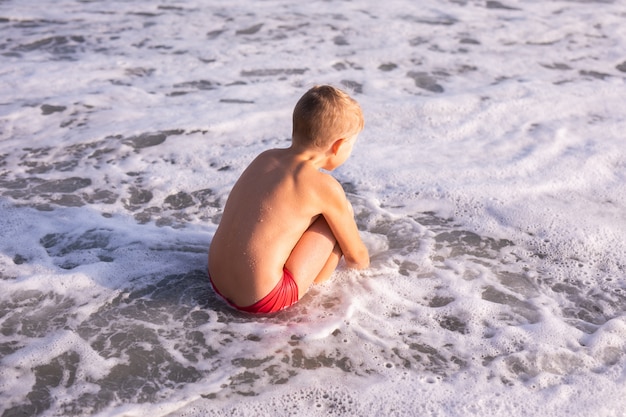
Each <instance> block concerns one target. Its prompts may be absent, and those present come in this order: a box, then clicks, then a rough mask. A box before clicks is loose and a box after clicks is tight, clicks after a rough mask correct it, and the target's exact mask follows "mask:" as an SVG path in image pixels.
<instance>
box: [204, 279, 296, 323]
mask: <svg viewBox="0 0 626 417" xmlns="http://www.w3.org/2000/svg"><path fill="white" fill-rule="evenodd" d="M209 280H210V281H211V285H212V286H213V290H214V291H215V292H216V293H217V295H219V296H220V297H222V298H223V299H224V300H226V302H227V303H228V304H230V305H231V306H232V307H234V308H236V309H237V310H241V311H245V312H247V313H256V314H260V313H265V314H267V313H275V312H277V311H280V310H282V309H284V308H287V307H289V306H290V305H292V304H294V303H295V302H296V301H298V284H297V283H296V281H295V280H294V279H293V275H291V272H289V271H288V270H287V268H283V277H282V278H281V280H280V281H278V284H276V286H275V287H274V289H273V290H272V291H270V293H269V294H267V295H266V296H265V297H263V298H262V299H261V300H259V301H257V302H256V303H254V304H252V305H251V306H247V307H241V306H238V305H236V304H234V303H232V302H231V301H230V300H229V299H228V298H226V297H224V296H223V295H222V294H221V293H220V292H219V291H218V290H217V288H215V284H213V280H212V279H211V275H210V274H209Z"/></svg>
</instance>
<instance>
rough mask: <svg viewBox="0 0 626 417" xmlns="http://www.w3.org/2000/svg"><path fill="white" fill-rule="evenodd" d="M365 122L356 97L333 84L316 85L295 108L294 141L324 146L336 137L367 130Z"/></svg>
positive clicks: (301, 143)
mask: <svg viewBox="0 0 626 417" xmlns="http://www.w3.org/2000/svg"><path fill="white" fill-rule="evenodd" d="M363 124H364V120H363V112H362V111H361V107H360V106H359V103H357V102H356V100H354V99H353V98H352V97H350V96H349V95H348V94H346V93H345V92H343V91H341V90H340V89H338V88H335V87H332V86H330V85H321V86H315V87H313V88H311V89H310V90H309V91H307V92H306V93H305V94H304V95H303V96H302V97H301V98H300V100H298V103H297V104H296V107H295V108H294V110H293V132H292V140H293V141H294V142H295V143H297V144H299V145H304V146H314V147H317V148H323V147H325V146H328V145H329V144H330V143H331V142H332V141H333V140H335V139H345V138H347V137H350V136H352V135H356V134H357V133H359V132H360V131H361V130H363Z"/></svg>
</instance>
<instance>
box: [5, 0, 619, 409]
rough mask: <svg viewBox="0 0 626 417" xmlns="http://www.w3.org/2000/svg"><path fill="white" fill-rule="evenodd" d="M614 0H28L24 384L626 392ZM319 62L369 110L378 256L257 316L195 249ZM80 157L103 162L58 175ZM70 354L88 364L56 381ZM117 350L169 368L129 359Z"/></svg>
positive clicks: (174, 391)
mask: <svg viewBox="0 0 626 417" xmlns="http://www.w3.org/2000/svg"><path fill="white" fill-rule="evenodd" d="M47 3H49V4H47ZM601 6H602V18H601V19H600V18H598V7H599V4H596V3H594V2H534V3H529V2H513V1H511V2H487V3H484V2H467V1H453V2H448V3H446V4H442V3H441V2H437V1H434V0H430V1H424V2H420V3H419V4H417V3H416V2H411V1H406V0H391V1H387V2H384V3H380V4H368V5H363V4H360V3H358V2H332V3H328V4H325V5H323V6H322V5H320V4H318V3H315V2H300V3H297V2H285V1H280V0H279V1H272V2H263V3H259V4H255V7H254V8H250V5H249V4H247V2H244V1H231V2H230V3H229V5H228V7H225V6H223V5H222V6H220V5H211V4H207V3H206V2H201V1H188V2H185V3H184V4H175V5H174V4H173V5H158V4H155V3H154V2H149V1H145V0H133V1H126V2H115V1H113V2H106V3H102V2H81V3H80V4H78V3H73V2H69V1H64V0H60V1H55V2H54V4H52V2H45V1H44V2H39V3H38V5H37V7H36V8H35V7H33V6H32V5H29V4H27V2H16V1H9V2H2V4H1V5H0V18H3V19H0V32H1V33H2V34H3V39H5V41H4V43H3V44H2V46H0V53H2V54H3V56H2V59H3V62H4V63H5V65H3V66H2V68H1V69H0V79H1V80H2V82H1V83H0V97H2V99H1V100H0V101H1V103H0V195H1V196H0V213H1V215H0V235H1V236H2V240H1V241H0V279H1V280H2V288H3V291H2V294H0V305H1V306H2V309H1V314H2V315H0V328H1V329H2V332H0V348H1V349H2V350H1V352H2V355H3V356H2V358H1V359H0V370H1V371H2V372H1V375H2V376H1V377H0V387H2V389H0V391H1V392H2V394H0V395H1V397H2V401H1V402H2V404H3V407H6V408H7V409H9V407H17V405H18V404H22V403H27V402H28V401H30V400H28V398H31V397H27V396H28V394H29V393H31V391H32V390H34V389H35V387H36V386H37V387H38V389H39V391H37V393H38V394H37V395H39V396H40V397H42V398H43V400H42V402H41V404H43V405H42V407H43V408H46V407H47V408H46V411H45V412H44V414H45V413H48V414H49V415H53V414H54V415H56V414H62V413H64V410H66V409H65V408H64V407H66V406H67V407H69V405H72V404H74V405H76V404H78V403H79V402H80V401H82V403H81V404H82V405H77V407H78V409H77V410H78V411H77V412H78V413H80V412H85V413H93V412H95V411H94V410H95V409H98V410H100V411H98V412H99V413H100V414H98V415H102V416H114V415H128V416H130V415H137V416H139V415H146V414H155V415H164V416H165V415H189V416H191V415H207V413H212V415H232V414H237V415H255V416H256V415H264V414H268V413H270V411H271V414H273V415H290V414H295V413H298V411H301V410H306V411H307V413H308V414H309V415H328V414H329V413H336V414H339V415H361V414H366V413H367V414H374V415H416V414H418V415H433V416H436V415H446V416H457V415H458V416H467V415H503V414H508V415H511V416H521V415H545V416H558V415H565V414H567V415H573V416H578V415H580V416H582V415H601V416H603V415H606V416H609V415H619V414H618V413H619V411H620V410H622V409H624V408H626V404H625V402H624V399H623V395H622V391H623V388H624V384H625V383H626V382H625V381H626V377H625V374H624V368H625V364H626V362H625V361H626V357H625V355H624V349H625V346H624V342H623V340H624V339H625V337H626V331H625V325H624V310H625V304H624V303H625V296H624V294H625V291H626V281H625V280H626V275H625V274H624V270H625V269H624V268H625V265H626V257H625V256H626V255H625V254H626V247H625V244H624V241H623V240H624V239H623V237H624V236H626V185H625V184H626V181H625V180H626V147H625V146H624V138H623V132H624V131H625V130H626V116H625V115H624V111H623V96H624V79H625V76H624V70H623V69H619V68H618V66H619V65H620V64H621V67H620V68H623V66H624V65H625V64H624V60H625V59H626V57H625V56H624V53H623V51H624V50H626V49H625V39H626V29H625V26H624V24H623V17H624V15H625V14H626V9H625V8H624V5H623V4H622V3H621V2H601ZM331 7H332V9H331ZM259 25H260V26H259ZM219 31H221V32H219ZM218 32H219V33H218ZM319 83H333V84H335V85H337V86H339V87H344V88H345V89H347V90H349V91H351V92H352V93H353V95H354V96H355V98H356V99H357V100H358V101H359V102H360V103H361V105H362V107H363V110H364V114H365V118H366V128H365V130H364V131H363V132H362V133H361V135H360V139H359V141H358V142H357V145H356V147H355V150H354V153H353V155H352V157H351V158H350V160H349V161H348V162H347V163H346V164H345V165H344V166H342V167H340V168H339V169H338V170H336V172H335V173H334V175H335V176H336V177H337V178H338V179H339V180H340V181H341V182H342V183H344V184H345V185H346V189H347V190H348V191H349V198H350V200H351V202H352V203H353V205H354V208H355V213H356V216H357V220H358V223H359V226H360V228H361V229H363V233H362V234H363V238H364V241H365V243H366V245H367V246H368V248H369V249H370V252H371V255H372V268H371V269H370V270H368V271H364V272H354V271H346V270H344V269H342V268H340V270H339V271H338V272H337V273H336V274H335V275H334V277H333V279H332V280H331V281H330V282H328V283H325V284H323V285H319V286H316V287H314V288H313V289H312V290H311V292H310V294H309V295H308V296H307V297H306V298H305V299H303V300H302V301H301V302H300V303H299V304H298V305H297V306H296V307H294V309H292V310H290V311H287V312H283V313H281V314H280V315H279V316H277V317H274V318H242V317H241V316H238V315H237V314H236V313H233V312H232V311H231V310H228V308H227V307H225V306H224V305H223V304H222V303H219V302H217V301H216V299H212V298H210V297H211V293H210V291H209V290H208V285H206V282H204V281H202V279H201V278H199V277H200V276H201V272H197V271H204V270H206V253H205V251H206V248H207V247H208V245H209V243H210V240H211V236H212V234H213V233H214V231H215V227H216V225H215V224H216V222H217V221H218V220H219V216H220V213H221V209H222V207H223V205H224V202H225V199H226V197H227V195H228V192H229V190H230V188H231V187H232V185H233V183H234V182H235V181H236V179H237V177H238V175H239V174H240V172H241V171H242V170H243V169H244V168H245V166H246V165H247V164H248V163H249V162H250V160H251V159H252V158H253V157H254V156H255V155H256V154H257V153H259V152H261V151H262V150H264V149H267V148H268V147H285V146H288V144H289V141H288V137H289V135H290V131H291V126H290V122H291V120H290V117H291V110H292V107H293V105H294V103H295V101H296V100H297V98H298V97H299V96H300V95H301V94H302V93H303V92H304V91H305V90H306V89H307V88H308V87H309V86H311V85H313V84H319ZM437 91H439V92H437ZM44 105H47V106H52V107H49V108H48V110H47V111H50V113H49V114H46V113H47V111H46V110H45V108H44V107H42V106H44ZM168 132H169V133H168ZM159 133H161V134H164V135H165V136H167V138H166V139H165V140H164V141H163V142H162V143H160V144H159V145H155V146H148V147H143V148H142V147H135V146H133V142H132V139H133V138H137V137H141V135H154V134H159ZM29 149H30V150H29ZM71 177H78V178H82V179H89V180H90V182H89V183H88V184H87V183H85V186H84V187H82V188H79V189H76V190H71V191H63V188H62V187H61V188H57V189H55V188H54V187H52V188H51V189H52V191H50V188H49V189H46V187H45V186H44V187H43V188H40V191H36V190H35V191H33V190H34V189H35V188H36V187H38V186H40V185H41V184H42V183H43V182H44V181H55V180H63V179H67V178H71ZM21 180H24V181H26V183H27V184H26V185H24V184H22V183H19V181H21ZM14 181H17V182H14ZM5 182H6V184H8V185H6V184H5ZM70 188H71V187H70ZM41 190H43V191H41ZM46 190H47V191H46ZM103 190H104V191H108V192H110V193H111V195H112V196H114V197H115V198H114V201H108V200H107V199H106V198H103V197H102V195H104V194H100V197H99V198H95V197H93V196H94V195H97V194H98V192H100V193H101V192H102V191H103ZM137 190H139V191H137ZM140 191H144V192H145V191H149V192H150V198H148V197H147V195H142V196H140V197H137V199H136V200H137V201H136V202H133V201H131V200H132V196H133V192H140ZM197 192H200V193H198V194H193V193H197ZM179 193H180V195H183V197H182V198H183V199H184V198H192V199H193V204H192V205H189V206H185V207H182V208H172V207H171V206H172V204H171V203H167V202H166V201H167V199H168V197H171V196H174V195H179ZM111 195H109V197H110V196H111ZM185 196H186V197H185ZM190 196H192V197H190ZM142 198H143V199H145V200H147V201H144V200H142ZM63 199H66V200H63ZM77 199H78V200H77ZM90 199H91V200H90ZM59 201H65V204H68V205H70V206H71V205H72V204H73V203H72V202H76V201H79V202H80V203H81V204H84V205H77V206H74V207H62V206H63V204H58V202H59ZM168 204H169V206H168ZM183 205H184V204H183ZM195 273H197V274H198V275H197V277H196V278H197V279H196V278H194V277H195V276H194V274H195ZM181 277H182V278H181ZM190 277H191V278H190ZM186 286H189V288H186ZM205 290H206V292H203V291H205ZM185 291H188V292H185ZM194 297H195V298H194ZM200 299H202V300H204V301H206V300H209V301H208V302H209V304H210V305H209V306H207V305H205V304H203V303H202V302H201V301H198V300H200ZM190 300H191V301H190ZM198 317H199V318H198ZM133 326H134V327H133ZM136 329H142V330H143V331H144V332H145V335H144V337H145V338H146V339H145V340H143V339H141V338H140V337H139V336H138V337H139V340H137V341H133V340H131V339H129V341H128V343H129V346H125V345H124V343H117V344H115V343H113V342H111V340H110V339H111V338H113V337H114V336H115V337H117V338H118V339H122V340H123V341H124V340H126V339H124V335H127V336H126V337H129V338H131V336H133V331H134V330H136ZM116 335H117V336H116ZM129 335H130V336H129ZM151 337H153V338H151ZM131 342H132V343H131ZM152 343H154V344H152ZM103 346H106V348H104V347H103ZM107 349H108V350H107ZM133 349H135V350H133ZM72 352H73V354H76V355H78V357H79V362H78V365H77V370H76V371H75V372H76V377H75V378H74V380H75V381H76V382H74V383H73V384H70V381H71V380H72V378H71V377H70V376H69V375H70V374H72V372H71V371H70V370H67V369H66V370H64V371H63V372H64V373H63V375H62V377H61V381H62V382H61V383H60V384H59V385H58V386H55V387H47V386H46V387H44V385H45V383H44V382H45V381H44V382H42V378H41V376H38V374H37V372H39V371H37V369H39V368H38V367H41V366H45V365H47V364H50V363H56V362H54V361H56V360H57V358H59V357H62V356H63V355H64V354H71V353H72ZM137 352H140V353H141V352H143V353H145V355H147V357H150V358H152V359H151V360H153V361H159V360H160V361H161V362H157V363H156V364H155V363H153V362H147V363H144V364H142V365H141V366H140V365H136V364H134V363H131V362H132V360H133V355H135V356H136V355H139V353H137ZM150 355H152V356H150ZM159 355H161V356H159ZM155 358H156V359H155ZM118 365H120V366H123V365H128V366H129V367H131V368H132V366H135V367H136V368H134V371H135V372H139V373H140V374H141V378H144V380H143V383H144V384H145V386H146V387H155V391H156V394H155V395H154V396H153V397H149V396H146V397H141V395H143V394H142V393H143V391H141V390H137V391H138V393H134V392H133V393H129V392H126V391H124V388H125V387H124V382H125V381H126V379H128V378H131V377H132V375H127V378H126V379H124V378H122V377H119V379H118V380H117V381H113V382H111V380H106V378H108V377H111V370H112V369H114V368H115V367H116V366H118ZM131 365H132V366H131ZM152 365H154V366H155V367H156V368H158V371H154V372H153V373H151V369H150V366H152ZM59 366H60V365H59ZM175 366H179V367H178V368H175ZM171 367H174V368H171ZM145 368H149V369H147V370H146V369H145ZM117 369H118V370H119V369H121V368H117ZM129 369H130V368H129ZM190 369H193V370H194V371H196V372H197V373H198V374H195V373H194V372H192V371H191V370H190ZM120 372H121V371H120ZM142 372H143V373H142ZM186 372H187V373H186ZM180 375H182V376H180ZM195 375H200V376H199V377H198V378H197V379H194V378H195ZM17 377H19V380H18V379H17ZM169 377H171V379H168V378H169ZM38 378H39V379H40V380H39V381H38ZM111 378H113V377H111ZM176 378H179V379H176ZM185 378H188V379H185ZM103 380H106V381H105V382H106V383H103V385H100V384H99V382H101V381H103ZM16 381H17V382H16ZM115 383H119V387H115V388H114V389H111V384H113V385H115ZM38 384H39V385H38ZM42 384H43V385H42ZM107 384H108V385H107ZM42 387H44V388H46V389H48V391H46V392H51V393H52V394H53V395H51V396H50V397H45V395H44V394H42V392H44V391H45V390H42ZM107 389H108V390H109V391H107ZM245 394H250V395H252V394H254V395H255V397H254V398H253V399H248V398H246V397H245ZM90 395H92V396H93V397H90ZM98 395H101V397H98ZM146 395H147V394H146ZM44 397H45V398H44ZM53 397H54V398H56V399H51V398H53ZM94 398H96V399H94ZM79 399H81V400H80V401H79ZM27 400H28V401H27ZM48 400H49V401H48ZM46 401H48V403H46ZM89 401H95V402H97V401H101V402H102V403H101V404H98V405H97V406H93V407H92V408H89V407H90V406H89V404H90V403H89ZM45 404H47V405H45ZM68 404H69V405H68ZM85 404H87V405H85ZM82 406H84V407H85V408H84V410H83V409H81V408H80V407H82ZM98 407H103V408H102V409H100V408H98ZM277 410H278V411H277ZM13 411H16V409H14V410H13ZM22 411H23V410H22Z"/></svg>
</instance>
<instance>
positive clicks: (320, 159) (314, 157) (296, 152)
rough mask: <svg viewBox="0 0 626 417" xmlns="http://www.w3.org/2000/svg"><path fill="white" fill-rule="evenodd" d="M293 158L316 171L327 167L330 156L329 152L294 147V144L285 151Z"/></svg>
mask: <svg viewBox="0 0 626 417" xmlns="http://www.w3.org/2000/svg"><path fill="white" fill-rule="evenodd" d="M286 150H287V151H288V152H289V153H290V154H291V155H293V157H294V158H296V159H299V160H301V161H306V162H308V163H310V164H312V165H313V166H314V167H315V168H316V169H320V168H324V167H325V166H327V165H328V160H329V159H330V157H331V155H330V153H329V151H324V150H321V149H319V148H312V147H303V146H296V145H294V144H292V145H291V147H289V148H287V149H286Z"/></svg>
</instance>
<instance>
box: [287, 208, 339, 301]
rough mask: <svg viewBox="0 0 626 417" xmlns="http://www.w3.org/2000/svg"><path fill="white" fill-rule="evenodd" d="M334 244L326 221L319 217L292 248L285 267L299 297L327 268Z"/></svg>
mask: <svg viewBox="0 0 626 417" xmlns="http://www.w3.org/2000/svg"><path fill="white" fill-rule="evenodd" d="M336 243H337V240H336V239H335V236H334V235H333V233H332V231H331V230H330V226H328V223H327V222H326V219H324V216H319V217H318V218H317V220H315V221H314V222H313V224H311V226H309V228H308V229H307V230H306V231H305V232H304V234H303V235H302V237H301V238H300V240H299V241H298V243H297V244H296V246H295V247H294V248H293V250H292V251H291V254H290V255H289V258H288V259H287V262H286V263H285V267H286V268H287V270H288V271H289V272H291V274H292V275H293V278H294V280H295V281H296V283H297V284H298V289H299V292H300V297H302V295H303V294H304V293H305V292H306V290H307V289H308V288H309V287H310V286H311V284H312V283H313V282H314V281H315V279H316V278H317V277H318V276H319V274H320V272H321V271H322V270H323V269H324V267H326V266H327V263H328V260H329V258H330V257H331V255H332V254H333V249H334V248H335V244H336Z"/></svg>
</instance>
